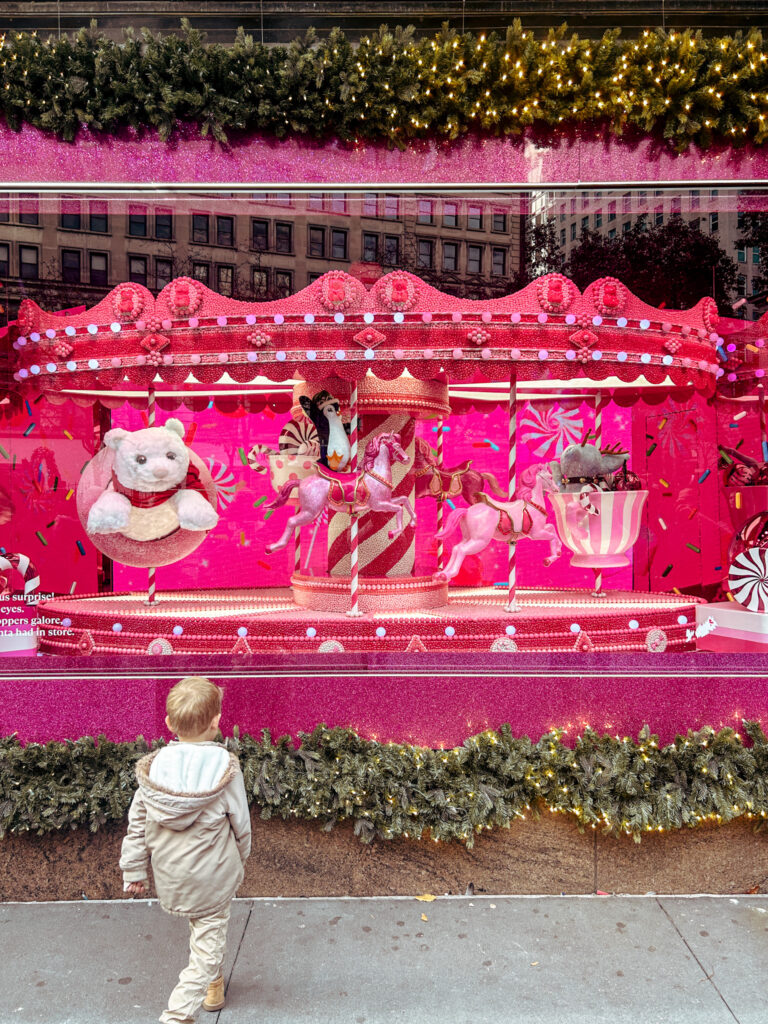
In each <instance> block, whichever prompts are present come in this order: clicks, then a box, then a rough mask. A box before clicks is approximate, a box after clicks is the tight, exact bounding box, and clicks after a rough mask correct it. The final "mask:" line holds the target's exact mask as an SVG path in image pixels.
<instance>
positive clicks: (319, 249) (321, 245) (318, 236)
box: [309, 227, 325, 258]
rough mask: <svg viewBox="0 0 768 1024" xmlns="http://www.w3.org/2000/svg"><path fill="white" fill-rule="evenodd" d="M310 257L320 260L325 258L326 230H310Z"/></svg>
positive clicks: (312, 228) (314, 228) (315, 228)
mask: <svg viewBox="0 0 768 1024" xmlns="http://www.w3.org/2000/svg"><path fill="white" fill-rule="evenodd" d="M309 255H310V256H317V257H319V258H322V257H323V256H325V228H317V227H311V228H310V229H309Z"/></svg>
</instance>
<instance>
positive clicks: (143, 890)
mask: <svg viewBox="0 0 768 1024" xmlns="http://www.w3.org/2000/svg"><path fill="white" fill-rule="evenodd" d="M125 891H126V892H130V893H132V895H134V896H146V894H147V887H146V885H144V883H143V882H131V884H130V885H129V886H128V888H127V889H126V890H125Z"/></svg>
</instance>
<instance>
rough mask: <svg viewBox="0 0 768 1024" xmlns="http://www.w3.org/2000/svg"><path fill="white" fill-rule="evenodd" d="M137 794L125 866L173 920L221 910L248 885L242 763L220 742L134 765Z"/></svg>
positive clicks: (186, 746) (127, 876) (185, 746)
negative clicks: (151, 884) (151, 882)
mask: <svg viewBox="0 0 768 1024" xmlns="http://www.w3.org/2000/svg"><path fill="white" fill-rule="evenodd" d="M136 777H137V779H138V782H139V788H138V789H137V790H136V793H135V795H134V798H133V802H132V803H131V809H130V811H129V813H128V834H127V835H126V837H125V839H124V840H123V847H122V852H121V856H120V868H121V870H122V872H123V878H124V880H125V882H126V884H128V883H129V882H140V881H146V880H147V877H148V870H147V869H148V863H149V859H150V858H151V860H152V874H153V875H154V879H155V888H156V890H157V896H158V899H159V900H160V904H161V906H162V907H163V909H164V910H167V911H168V912H169V913H171V914H179V915H181V916H183V917H205V916H207V915H208V914H215V913H216V912H217V911H219V910H221V909H222V908H223V907H225V906H226V904H227V903H228V902H229V901H230V900H231V899H232V897H233V896H234V895H235V893H236V892H237V889H238V888H239V886H240V883H241V882H242V880H243V868H244V865H245V861H246V859H247V857H248V854H249V853H250V849H251V819H250V814H249V812H248V802H247V800H246V795H245V786H244V784H243V776H242V772H241V771H240V764H239V762H238V760H237V757H236V756H235V755H234V754H230V753H228V752H227V750H225V748H224V747H222V746H221V745H220V744H218V743H170V744H169V745H168V746H167V747H163V748H162V749H161V750H156V751H154V752H153V753H151V754H148V755H147V756H146V757H143V758H142V759H141V760H140V761H139V762H138V763H137V765H136Z"/></svg>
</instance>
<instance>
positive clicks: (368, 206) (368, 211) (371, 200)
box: [363, 192, 379, 217]
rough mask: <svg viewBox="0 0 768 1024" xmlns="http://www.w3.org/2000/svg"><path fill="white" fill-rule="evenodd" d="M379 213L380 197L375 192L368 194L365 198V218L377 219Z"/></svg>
mask: <svg viewBox="0 0 768 1024" xmlns="http://www.w3.org/2000/svg"><path fill="white" fill-rule="evenodd" d="M378 212H379V206H378V196H377V195H376V193H375V192H366V193H365V195H364V196H363V216H364V217H377V216H378Z"/></svg>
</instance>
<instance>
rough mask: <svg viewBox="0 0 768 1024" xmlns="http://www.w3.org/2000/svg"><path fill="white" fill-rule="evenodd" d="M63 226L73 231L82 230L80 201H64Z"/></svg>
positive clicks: (62, 210) (62, 207)
mask: <svg viewBox="0 0 768 1024" xmlns="http://www.w3.org/2000/svg"><path fill="white" fill-rule="evenodd" d="M61 226H62V227H63V228H69V229H70V230H72V231H79V230H80V200H79V199H62V201H61Z"/></svg>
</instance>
